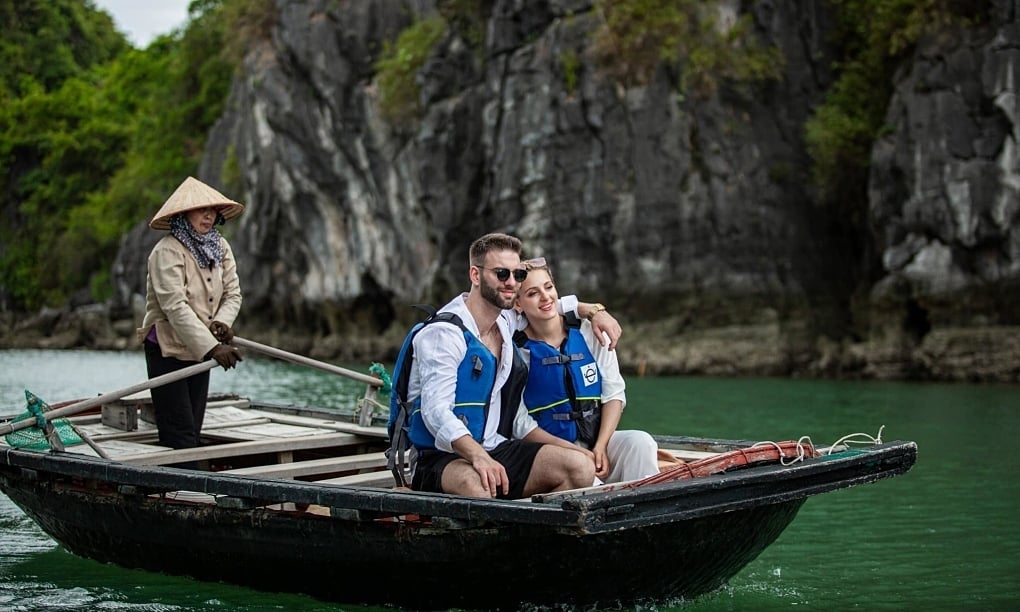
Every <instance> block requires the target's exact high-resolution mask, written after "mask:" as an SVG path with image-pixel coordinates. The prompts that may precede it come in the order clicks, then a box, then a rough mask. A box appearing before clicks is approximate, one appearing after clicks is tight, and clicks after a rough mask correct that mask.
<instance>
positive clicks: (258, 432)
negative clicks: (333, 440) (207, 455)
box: [202, 422, 335, 442]
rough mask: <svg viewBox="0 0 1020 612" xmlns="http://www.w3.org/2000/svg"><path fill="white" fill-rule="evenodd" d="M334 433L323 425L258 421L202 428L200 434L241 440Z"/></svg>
mask: <svg viewBox="0 0 1020 612" xmlns="http://www.w3.org/2000/svg"><path fill="white" fill-rule="evenodd" d="M329 433H335V432H334V430H332V429H328V428H324V427H304V426H299V425H287V424H283V423H273V422H269V423H258V424H255V425H247V426H242V427H224V426H221V427H217V428H210V429H204V428H203V429H202V435H203V436H204V437H207V438H212V439H215V440H229V441H233V442H243V441H245V440H277V439H286V438H300V437H305V436H313V435H323V434H329Z"/></svg>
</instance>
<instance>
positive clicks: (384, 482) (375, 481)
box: [315, 470, 394, 489]
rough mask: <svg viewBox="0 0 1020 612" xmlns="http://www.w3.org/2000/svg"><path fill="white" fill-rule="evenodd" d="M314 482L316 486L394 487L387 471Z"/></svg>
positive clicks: (391, 477)
mask: <svg viewBox="0 0 1020 612" xmlns="http://www.w3.org/2000/svg"><path fill="white" fill-rule="evenodd" d="M315 482H316V484H331V485H347V486H358V487H379V488H383V489H392V488H393V485H394V481H393V473H392V472H390V471H389V470H381V471H378V472H364V473H362V474H351V475H350V476H339V477H337V478H328V479H326V480H317V481H315Z"/></svg>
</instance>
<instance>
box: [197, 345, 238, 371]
mask: <svg viewBox="0 0 1020 612" xmlns="http://www.w3.org/2000/svg"><path fill="white" fill-rule="evenodd" d="M205 358H206V359H215V360H216V363H218V364H220V365H221V366H223V369H224V370H229V369H230V368H232V367H234V366H235V365H237V362H238V361H244V360H243V359H241V353H240V352H239V351H238V350H237V349H236V348H234V347H232V346H230V345H229V344H217V345H216V346H215V347H213V349H212V350H211V351H209V352H208V353H206V355H205Z"/></svg>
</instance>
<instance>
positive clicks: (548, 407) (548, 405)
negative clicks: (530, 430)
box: [528, 399, 570, 414]
mask: <svg viewBox="0 0 1020 612" xmlns="http://www.w3.org/2000/svg"><path fill="white" fill-rule="evenodd" d="M569 401H570V400H569V399H564V400H560V401H558V402H553V403H551V404H547V405H545V406H539V407H538V408H532V409H531V410H528V414H534V413H536V412H542V411H543V410H548V409H550V408H552V407H553V406H559V405H561V404H566V403H567V402H569Z"/></svg>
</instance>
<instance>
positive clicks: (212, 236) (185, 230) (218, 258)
mask: <svg viewBox="0 0 1020 612" xmlns="http://www.w3.org/2000/svg"><path fill="white" fill-rule="evenodd" d="M219 220H220V215H216V221H217V222H219ZM170 235H171V236H173V237H174V238H176V239H178V240H180V241H181V244H183V245H184V246H186V247H188V250H189V251H191V254H192V255H194V256H195V261H197V262H198V267H199V268H210V269H212V267H213V266H218V265H220V262H222V261H223V246H222V244H221V243H220V238H221V236H220V233H219V232H218V231H216V229H215V228H214V229H211V230H209V232H208V233H206V234H199V233H198V232H196V231H195V228H193V227H191V223H188V219H187V218H186V216H185V215H184V214H183V213H182V214H178V215H174V216H172V217H170Z"/></svg>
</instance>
